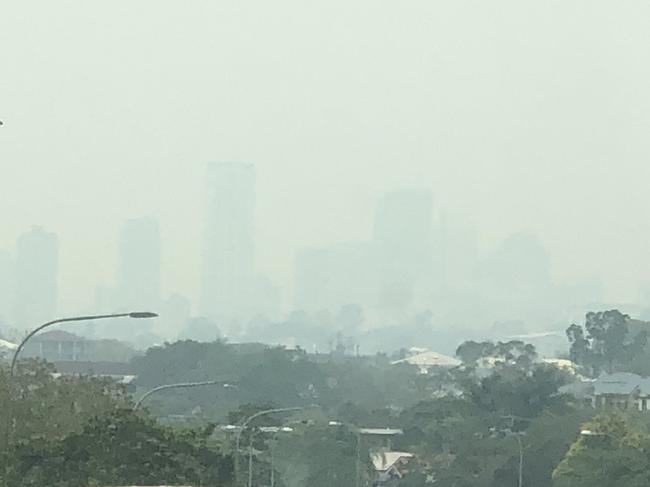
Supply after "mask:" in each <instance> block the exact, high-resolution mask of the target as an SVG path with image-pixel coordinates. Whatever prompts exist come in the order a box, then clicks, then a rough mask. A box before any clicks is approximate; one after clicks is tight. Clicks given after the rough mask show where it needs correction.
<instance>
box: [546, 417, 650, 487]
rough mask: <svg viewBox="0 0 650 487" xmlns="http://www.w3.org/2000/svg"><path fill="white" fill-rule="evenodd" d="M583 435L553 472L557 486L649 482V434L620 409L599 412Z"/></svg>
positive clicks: (638, 485)
mask: <svg viewBox="0 0 650 487" xmlns="http://www.w3.org/2000/svg"><path fill="white" fill-rule="evenodd" d="M583 429H584V430H588V431H590V434H589V435H581V436H580V437H579V438H578V439H577V440H576V441H575V442H574V443H573V445H572V446H571V448H570V449H569V451H568V452H567V454H566V455H565V456H564V458H563V459H562V461H561V462H560V463H559V465H558V466H557V468H556V469H555V471H554V472H553V485H554V486H555V487H593V486H612V487H613V486H619V485H620V486H625V487H642V486H646V485H649V484H650V450H649V448H650V436H648V434H647V433H645V432H638V431H636V430H635V429H634V428H633V427H632V425H631V423H630V422H629V420H628V419H627V418H625V417H624V416H622V415H620V414H619V413H612V414H608V415H603V416H598V417H597V418H595V419H594V420H592V421H590V422H588V423H586V424H585V425H584V426H583Z"/></svg>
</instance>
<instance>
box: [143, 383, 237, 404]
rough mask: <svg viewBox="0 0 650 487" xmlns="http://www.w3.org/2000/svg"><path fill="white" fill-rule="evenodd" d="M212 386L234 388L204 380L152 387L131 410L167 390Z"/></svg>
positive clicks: (226, 384)
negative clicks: (157, 393) (150, 397)
mask: <svg viewBox="0 0 650 487" xmlns="http://www.w3.org/2000/svg"><path fill="white" fill-rule="evenodd" d="M214 385H223V387H234V386H233V384H230V383H228V382H224V381H223V380H206V381H203V382H178V383H176V384H165V385H162V386H158V387H154V388H153V389H151V390H149V391H147V392H145V393H144V394H143V395H142V397H140V399H138V400H137V402H136V403H135V406H133V410H134V411H137V410H138V408H139V407H140V405H141V404H142V402H143V401H144V400H145V399H146V398H148V397H149V396H151V395H152V394H155V393H156V392H160V391H165V390H167V389H181V388H188V387H200V386H214Z"/></svg>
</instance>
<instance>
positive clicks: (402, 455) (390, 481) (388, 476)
mask: <svg viewBox="0 0 650 487" xmlns="http://www.w3.org/2000/svg"><path fill="white" fill-rule="evenodd" d="M412 458H413V454H412V453H407V452H401V451H376V452H372V453H371V454H370V459H371V461H372V465H373V467H374V468H375V472H376V477H375V479H374V480H373V482H372V485H373V487H380V486H381V487H393V486H396V485H398V483H399V480H400V479H401V478H402V477H403V476H404V475H405V474H407V473H408V463H409V461H410V460H411V459H412Z"/></svg>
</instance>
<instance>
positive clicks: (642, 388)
mask: <svg viewBox="0 0 650 487" xmlns="http://www.w3.org/2000/svg"><path fill="white" fill-rule="evenodd" d="M637 392H638V393H639V394H640V395H642V396H648V395H650V378H647V377H641V376H640V375H637V374H631V373H629V372H618V373H616V374H609V375H603V376H601V377H599V378H598V379H596V381H595V382H594V394H595V395H596V396H599V395H603V394H612V395H618V396H623V395H624V396H629V395H630V394H633V393H637Z"/></svg>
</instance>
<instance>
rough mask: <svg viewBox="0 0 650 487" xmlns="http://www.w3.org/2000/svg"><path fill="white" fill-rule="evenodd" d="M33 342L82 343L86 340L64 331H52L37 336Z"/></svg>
mask: <svg viewBox="0 0 650 487" xmlns="http://www.w3.org/2000/svg"><path fill="white" fill-rule="evenodd" d="M32 340H33V341H35V342H81V341H84V340H85V338H83V337H80V336H79V335H75V334H74V333H69V332H67V331H63V330H51V331H46V332H43V333H41V334H39V335H36V336H35V337H34V338H32Z"/></svg>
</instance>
